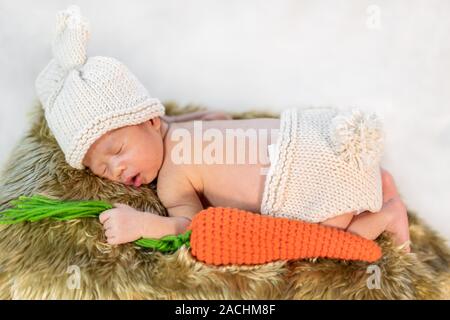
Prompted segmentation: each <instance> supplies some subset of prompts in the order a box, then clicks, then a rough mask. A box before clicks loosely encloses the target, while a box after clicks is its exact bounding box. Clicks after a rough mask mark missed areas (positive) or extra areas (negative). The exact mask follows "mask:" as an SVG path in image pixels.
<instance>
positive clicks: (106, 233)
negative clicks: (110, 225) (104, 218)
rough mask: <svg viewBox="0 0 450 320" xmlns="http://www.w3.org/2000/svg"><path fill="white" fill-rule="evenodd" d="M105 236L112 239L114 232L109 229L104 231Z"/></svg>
mask: <svg viewBox="0 0 450 320" xmlns="http://www.w3.org/2000/svg"><path fill="white" fill-rule="evenodd" d="M105 236H106V237H107V238H108V239H109V238H114V232H113V231H112V230H111V229H108V230H106V231H105Z"/></svg>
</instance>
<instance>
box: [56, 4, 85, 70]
mask: <svg viewBox="0 0 450 320" xmlns="http://www.w3.org/2000/svg"><path fill="white" fill-rule="evenodd" d="M89 36H90V35H89V22H88V21H87V20H86V19H85V18H84V17H83V16H82V15H81V12H80V8H79V7H78V6H75V5H72V6H70V7H68V8H67V9H66V10H64V11H60V12H58V14H57V17H56V32H55V37H54V40H53V45H52V51H53V56H54V58H55V59H56V61H57V62H58V64H59V65H60V66H61V67H62V68H63V69H65V70H70V69H74V68H77V67H79V66H82V65H83V64H84V63H85V62H86V59H87V56H86V50H87V42H88V40H89Z"/></svg>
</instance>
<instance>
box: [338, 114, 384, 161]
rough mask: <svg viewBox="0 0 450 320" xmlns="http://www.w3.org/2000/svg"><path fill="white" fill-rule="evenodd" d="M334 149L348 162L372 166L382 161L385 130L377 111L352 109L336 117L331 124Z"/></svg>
mask: <svg viewBox="0 0 450 320" xmlns="http://www.w3.org/2000/svg"><path fill="white" fill-rule="evenodd" d="M330 131H331V132H330V138H331V142H332V144H333V148H334V151H335V152H336V153H337V154H338V155H339V156H341V157H342V159H344V160H345V161H347V162H350V163H353V164H355V165H357V166H358V167H359V168H362V167H363V166H371V165H373V164H375V163H377V162H379V161H380V158H381V155H382V152H383V132H382V125H381V121H380V119H379V118H378V117H377V115H376V114H375V113H371V114H366V113H364V112H362V111H361V110H359V109H356V108H355V109H352V110H351V111H349V112H344V113H343V114H339V115H337V116H336V117H334V118H333V119H332V121H331V125H330Z"/></svg>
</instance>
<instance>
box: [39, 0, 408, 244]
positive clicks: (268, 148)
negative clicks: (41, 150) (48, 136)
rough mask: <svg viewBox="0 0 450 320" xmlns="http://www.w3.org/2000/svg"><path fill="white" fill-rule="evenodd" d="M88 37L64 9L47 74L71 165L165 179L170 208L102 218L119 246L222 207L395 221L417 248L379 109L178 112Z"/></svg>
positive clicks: (162, 193) (47, 97)
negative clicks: (89, 50) (90, 50)
mask: <svg viewBox="0 0 450 320" xmlns="http://www.w3.org/2000/svg"><path fill="white" fill-rule="evenodd" d="M88 38H89V29H88V23H87V21H86V20H85V19H84V18H83V17H82V16H81V14H80V12H79V9H78V8H77V7H74V6H72V7H69V8H68V9H67V10H65V11H62V12H59V13H58V15H57V28H56V35H55V39H54V41H53V47H52V49H53V55H54V59H52V60H51V61H50V63H49V64H48V65H47V66H46V68H45V69H44V70H43V71H42V72H41V73H40V74H39V76H38V78H37V80H36V90H37V93H38V96H39V98H40V100H41V103H42V105H43V108H44V110H45V116H46V119H47V122H48V125H49V127H50V129H51V131H52V133H53V134H54V136H55V138H56V140H57V141H58V144H59V145H60V147H61V149H62V151H63V152H64V155H65V158H66V161H67V162H68V164H69V165H71V166H72V167H74V168H77V169H87V168H88V169H90V170H91V171H92V172H93V173H94V174H96V175H98V176H100V177H103V178H105V179H108V180H111V181H116V182H121V183H123V184H126V185H130V186H132V187H134V188H139V187H140V186H141V185H143V184H149V183H152V182H153V183H156V188H157V194H158V197H159V199H160V200H161V202H162V204H163V205H164V206H165V207H166V208H167V211H168V214H169V216H168V217H161V216H158V215H156V214H149V213H148V212H141V211H138V210H136V209H134V208H131V207H129V206H127V205H125V204H115V208H113V209H111V210H107V211H105V212H103V213H102V214H101V216H100V222H101V223H102V224H103V226H104V229H105V234H106V237H107V241H108V242H109V243H110V244H121V243H126V242H131V241H134V240H136V239H139V238H142V237H143V238H160V237H162V236H165V235H170V234H179V233H182V232H184V231H185V230H186V228H187V227H188V225H189V223H190V221H191V219H192V217H193V216H194V215H195V214H196V213H198V212H199V211H201V210H202V209H204V208H206V207H208V206H222V207H235V208H240V209H244V210H248V211H252V212H260V213H261V214H267V215H272V216H278V217H285V218H290V219H300V220H304V221H307V222H311V223H322V224H325V225H328V226H333V227H337V228H341V229H344V230H347V231H349V232H353V233H355V234H358V235H360V236H362V237H365V238H368V239H375V238H377V237H378V236H379V235H380V234H381V233H382V232H384V231H387V232H389V233H391V235H392V237H393V240H394V242H395V243H396V244H398V245H402V246H403V247H404V248H405V250H406V251H409V245H408V243H409V231H408V218H407V213H406V208H405V206H404V204H403V202H402V201H401V199H400V197H399V194H398V192H397V190H396V187H395V184H394V181H393V179H392V177H391V175H390V174H389V173H388V172H387V171H385V170H383V169H382V168H380V158H381V150H382V132H381V125H380V122H379V120H378V118H377V117H376V116H375V115H374V114H365V113H364V112H362V111H361V110H357V109H354V110H348V111H347V110H338V109H335V108H293V109H288V110H285V111H283V112H282V113H281V116H280V119H270V118H260V119H249V120H231V118H230V117H229V116H227V115H226V114H225V113H223V112H196V113H193V114H187V115H183V116H177V117H169V116H166V115H165V109H164V106H163V105H162V104H161V102H160V101H159V100H158V99H156V98H152V97H150V95H149V94H148V92H147V90H146V89H145V88H144V86H143V85H142V84H141V83H140V82H139V80H138V79H137V78H136V76H134V75H133V74H132V73H131V71H130V70H129V69H128V68H127V67H126V66H125V65H124V64H122V63H121V62H119V61H117V60H116V59H113V58H109V57H100V56H97V57H90V58H87V56H86V45H87V40H88Z"/></svg>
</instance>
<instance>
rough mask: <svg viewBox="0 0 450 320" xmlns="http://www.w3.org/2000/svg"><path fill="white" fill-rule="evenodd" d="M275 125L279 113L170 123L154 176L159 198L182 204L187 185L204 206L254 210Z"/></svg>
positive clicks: (258, 207) (274, 139)
mask: <svg viewBox="0 0 450 320" xmlns="http://www.w3.org/2000/svg"><path fill="white" fill-rule="evenodd" d="M278 129H279V119H270V118H260V119H250V120H216V121H203V122H199V121H195V122H182V123H174V124H172V125H171V126H170V128H169V130H168V132H167V134H166V137H165V139H164V147H165V151H164V154H165V155H164V161H163V165H162V167H161V170H160V172H159V176H158V195H159V196H160V198H161V201H162V202H163V204H164V205H166V206H167V207H174V206H177V205H176V203H177V202H179V203H180V205H183V204H184V203H186V201H191V200H187V199H189V198H190V197H189V196H187V195H186V194H187V193H189V192H190V191H188V189H189V188H191V191H193V192H195V193H196V194H197V196H198V198H199V199H200V201H201V203H202V206H203V207H204V208H205V207H207V206H224V207H227V206H228V207H236V208H241V209H245V210H250V211H254V212H260V205H261V199H262V193H263V190H264V182H265V178H266V172H267V169H268V168H269V165H270V161H269V156H268V151H267V146H268V145H269V144H273V143H276V139H277V136H278ZM169 193H170V194H169ZM178 195H179V197H178ZM177 197H178V199H177ZM165 202H167V203H165ZM169 212H170V210H169Z"/></svg>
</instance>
